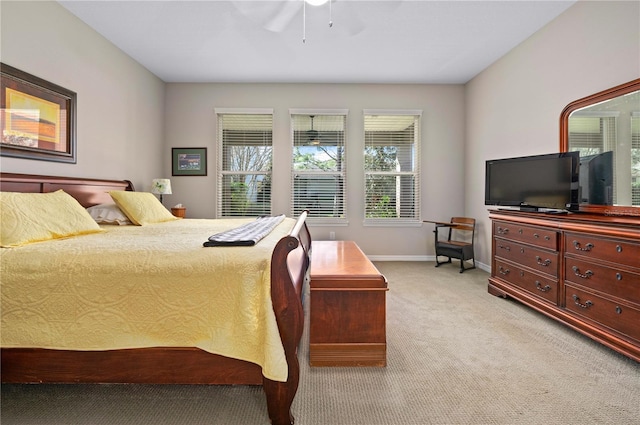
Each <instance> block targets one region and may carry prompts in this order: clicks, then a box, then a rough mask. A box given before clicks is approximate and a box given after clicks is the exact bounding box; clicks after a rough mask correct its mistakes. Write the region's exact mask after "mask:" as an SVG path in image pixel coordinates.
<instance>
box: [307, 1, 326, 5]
mask: <svg viewBox="0 0 640 425" xmlns="http://www.w3.org/2000/svg"><path fill="white" fill-rule="evenodd" d="M304 1H306V2H307V3H309V4H310V5H311V6H322V5H323V4H325V3H326V2H328V1H329V0H304Z"/></svg>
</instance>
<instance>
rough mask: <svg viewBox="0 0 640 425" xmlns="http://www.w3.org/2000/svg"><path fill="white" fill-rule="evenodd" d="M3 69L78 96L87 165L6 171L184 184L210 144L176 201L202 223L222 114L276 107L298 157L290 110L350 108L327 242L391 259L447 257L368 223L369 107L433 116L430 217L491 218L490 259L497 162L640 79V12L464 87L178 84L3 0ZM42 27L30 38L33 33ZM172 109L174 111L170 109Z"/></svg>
mask: <svg viewBox="0 0 640 425" xmlns="http://www.w3.org/2000/svg"><path fill="white" fill-rule="evenodd" d="M0 16H1V22H0V23H1V26H0V29H1V33H0V34H1V46H0V47H1V50H0V52H1V54H2V58H1V59H2V62H4V63H6V64H8V65H11V66H14V67H16V68H19V69H22V70H24V71H26V72H29V73H31V74H34V75H37V76H39V77H41V78H44V79H46V80H48V81H51V82H53V83H56V84H58V85H61V86H63V87H66V88H68V89H70V90H73V91H75V92H76V93H78V117H77V118H78V128H77V131H78V163H77V164H74V165H71V164H59V163H54V162H46V161H31V160H24V159H15V158H6V157H0V167H1V168H2V170H3V171H8V172H22V173H40V174H51V175H70V176H85V177H98V178H128V179H131V180H133V182H134V184H135V185H136V187H137V188H138V190H149V186H150V181H151V179H152V178H154V177H171V176H170V174H171V158H170V153H171V147H199V146H206V147H208V148H209V175H208V176H207V177H174V178H173V179H172V184H173V185H174V193H175V194H174V195H171V196H167V201H165V202H167V204H168V203H171V204H175V203H178V202H181V203H184V204H185V205H186V206H187V207H188V214H189V215H191V216H194V217H212V216H213V215H214V211H215V165H216V158H217V151H216V149H215V147H214V143H215V132H216V129H215V114H214V108H216V107H254V108H255V107H269V108H274V112H275V122H274V131H275V142H274V143H275V150H276V153H277V154H278V157H279V158H280V157H282V153H283V152H284V157H285V158H286V157H287V156H288V153H289V149H290V148H289V133H288V132H289V122H288V109H289V108H348V109H349V111H350V112H349V119H348V128H347V137H348V148H347V149H348V150H347V155H348V156H347V161H348V167H349V171H348V173H349V175H348V183H347V184H348V186H347V188H348V190H349V194H350V195H349V203H348V205H347V208H348V214H349V227H337V228H327V227H315V228H313V229H312V230H313V233H314V237H316V238H318V239H326V238H327V237H328V233H329V231H335V232H336V236H337V238H340V239H354V240H357V241H358V242H359V243H360V244H361V245H362V247H363V249H364V250H365V252H366V253H367V254H369V255H372V256H375V257H378V258H386V257H388V258H394V257H393V256H398V257H395V258H407V259H410V258H414V259H424V258H426V257H428V256H431V255H433V248H432V243H431V237H432V233H431V230H432V227H431V226H429V225H425V226H423V227H418V228H371V227H366V228H365V227H363V226H362V215H363V211H362V204H363V198H362V197H363V194H362V191H361V188H362V187H363V176H362V171H361V170H362V155H361V152H362V109H365V108H371V109H378V108H380V109H392V108H406V109H422V110H423V111H424V116H423V130H422V138H423V146H422V147H423V149H422V155H423V156H422V169H423V176H424V177H423V185H422V193H421V195H422V217H423V218H424V219H440V220H442V219H447V218H448V217H450V216H452V215H457V214H461V213H464V214H467V215H470V216H474V217H476V218H478V219H479V220H480V234H479V237H478V241H477V247H478V253H477V254H478V258H479V260H480V261H481V262H482V263H483V264H482V265H483V267H485V268H486V267H487V265H488V264H489V255H490V244H489V241H490V230H489V221H488V219H487V216H488V213H487V208H486V207H485V206H484V162H485V160H487V159H493V158H499V157H507V156H519V155H529V154H536V153H545V152H552V151H556V150H557V149H558V128H559V126H558V118H559V115H560V112H561V110H562V109H563V108H564V106H565V105H567V104H568V103H570V102H571V101H573V100H575V99H577V98H580V97H583V96H586V95H588V94H591V93H594V92H597V91H600V90H602V89H605V88H607V87H610V86H613V85H616V84H620V83H622V82H625V81H629V80H631V79H634V78H637V77H638V76H640V63H639V61H640V59H639V55H638V52H640V35H639V31H640V22H639V21H640V5H639V4H638V3H637V2H631V1H629V2H612V1H602V2H598V1H580V2H579V3H577V4H576V5H574V6H573V7H571V8H569V9H568V10H567V11H566V12H565V13H563V14H562V15H561V16H560V17H558V18H557V19H556V20H555V21H553V22H552V23H550V24H549V25H547V26H546V27H545V28H543V29H542V30H541V31H539V32H538V33H536V34H534V35H533V36H532V37H531V38H530V39H528V40H526V41H525V42H524V43H522V44H521V45H520V46H518V47H516V48H515V49H514V50H513V51H511V52H510V53H509V54H507V55H505V56H504V57H503V58H502V59H500V60H499V61H498V62H496V63H495V64H494V65H492V66H491V67H490V68H488V69H487V70H485V71H484V72H483V73H481V74H480V75H478V76H477V77H476V78H474V79H473V80H472V81H471V82H469V83H468V84H467V85H466V86H455V85H442V86H440V85H357V84H345V85H301V84H273V85H271V84H257V85H253V84H238V85H234V84H168V85H165V84H164V83H163V82H162V81H160V80H159V79H158V78H156V77H155V76H153V75H152V74H151V73H149V72H148V71H147V70H146V69H144V68H143V67H142V66H140V65H139V64H138V63H136V62H135V61H133V60H132V59H131V58H129V57H128V56H127V55H126V54H124V53H123V52H122V51H120V50H119V49H117V48H116V47H114V46H113V45H112V44H111V43H109V42H107V41H106V40H105V39H104V38H102V37H101V36H100V35H99V34H97V33H96V32H95V31H93V30H91V29H90V28H88V27H87V26H86V25H85V24H84V23H82V22H81V21H79V20H78V19H76V18H75V17H74V16H73V15H71V14H70V13H68V12H67V11H66V9H64V8H63V7H61V6H60V5H59V4H57V3H55V2H28V1H24V2H7V1H2V3H1V4H0ZM25 28H28V29H29V30H28V31H25ZM165 109H166V111H165ZM274 179H275V185H277V187H282V188H283V189H282V192H280V193H277V194H275V199H274V212H275V213H278V212H288V208H289V199H288V195H287V192H288V187H289V184H290V175H289V164H288V163H285V161H284V160H278V163H277V164H276V165H275V175H274Z"/></svg>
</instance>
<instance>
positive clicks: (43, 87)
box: [0, 63, 77, 164]
mask: <svg viewBox="0 0 640 425" xmlns="http://www.w3.org/2000/svg"><path fill="white" fill-rule="evenodd" d="M76 102H77V96H76V93H75V92H73V91H71V90H68V89H66V88H64V87H61V86H59V85H57V84H54V83H51V82H49V81H46V80H43V79H42V78H39V77H36V76H34V75H31V74H29V73H26V72H24V71H21V70H19V69H17V68H14V67H12V66H9V65H7V64H4V63H0V121H1V127H2V128H1V130H2V133H1V135H2V138H1V139H0V155H1V156H7V157H14V158H23V159H35V160H42V161H55V162H66V163H71V164H75V163H76Z"/></svg>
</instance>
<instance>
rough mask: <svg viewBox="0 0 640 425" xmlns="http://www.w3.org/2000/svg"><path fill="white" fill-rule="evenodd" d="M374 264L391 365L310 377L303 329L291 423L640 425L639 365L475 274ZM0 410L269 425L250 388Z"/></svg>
mask: <svg viewBox="0 0 640 425" xmlns="http://www.w3.org/2000/svg"><path fill="white" fill-rule="evenodd" d="M377 266H378V268H379V269H380V271H381V272H382V273H384V274H385V275H386V276H387V279H388V280H389V293H388V298H387V332H388V334H387V342H388V363H389V365H388V367H386V368H310V367H309V365H308V333H307V331H305V334H304V336H303V343H302V347H301V353H300V362H301V367H302V372H301V381H300V388H299V391H298V395H297V397H296V400H295V401H294V405H293V414H294V416H295V417H296V423H297V424H301V425H324V424H327V425H329V424H333V425H357V424H363V425H364V424H367V425H377V424H379V425H387V424H388V425H393V424H398V425H408V424H505V425H507V424H509V425H510V424H616V425H625V424H638V423H640V364H638V363H636V362H634V361H632V360H629V359H627V358H625V357H623V356H621V355H618V354H616V353H614V352H613V351H611V350H609V349H607V348H606V347H603V346H601V345H599V344H597V343H594V342H592V341H591V340H589V339H587V338H586V337H583V336H581V335H580V334H578V333H576V332H574V331H572V330H570V329H568V328H566V327H564V326H562V325H560V324H557V323H556V322H554V321H552V320H550V319H547V318H546V317H544V316H542V315H541V314H539V313H536V312H534V311H532V310H530V309H528V308H526V307H524V306H522V305H520V304H519V303H517V302H515V301H512V300H504V299H502V298H496V297H493V296H491V295H489V294H488V293H487V278H488V274H487V273H485V272H483V271H481V270H477V269H476V270H471V271H468V272H465V273H464V274H460V273H458V266H457V265H455V264H453V265H447V266H442V267H440V268H434V267H433V266H434V263H424V262H415V263H413V262H380V263H377ZM639 326H640V324H639ZM1 410H2V412H1V418H0V419H1V421H2V424H3V425H9V424H52V425H53V424H92V425H93V424H225V425H227V424H228V425H233V424H243V425H244V424H268V418H267V413H266V403H265V399H264V395H263V393H262V390H261V389H260V388H259V387H230V386H225V387H208V386H154V385H75V386H74V385H4V386H3V387H2V405H1Z"/></svg>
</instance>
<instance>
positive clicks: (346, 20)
mask: <svg viewBox="0 0 640 425" xmlns="http://www.w3.org/2000/svg"><path fill="white" fill-rule="evenodd" d="M358 6H359V7H363V5H362V4H361V5H358V2H348V1H338V0H333V5H332V11H331V18H330V19H331V24H332V27H337V28H344V29H345V30H346V31H347V33H348V34H349V35H356V34H359V33H360V32H362V31H363V30H364V28H365V24H364V22H363V21H362V19H361V18H360V15H359V14H358V11H357V10H356V8H357V7H358ZM364 7H366V6H364Z"/></svg>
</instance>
